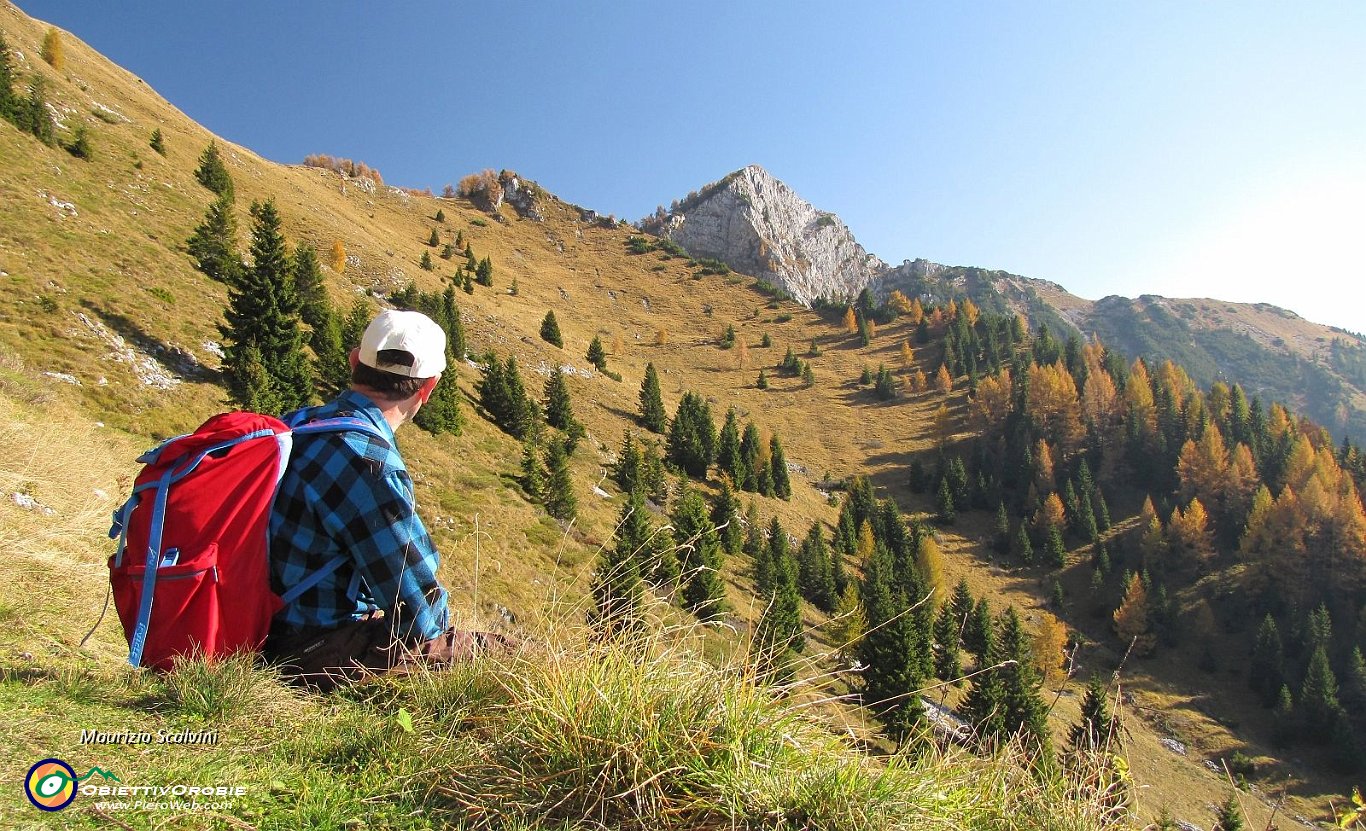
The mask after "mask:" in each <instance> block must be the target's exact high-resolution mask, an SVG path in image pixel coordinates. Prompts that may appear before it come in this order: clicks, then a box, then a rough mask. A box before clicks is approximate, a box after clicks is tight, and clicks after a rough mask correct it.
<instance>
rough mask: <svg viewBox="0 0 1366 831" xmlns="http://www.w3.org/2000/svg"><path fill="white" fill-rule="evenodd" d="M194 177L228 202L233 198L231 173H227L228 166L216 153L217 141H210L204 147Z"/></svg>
mask: <svg viewBox="0 0 1366 831" xmlns="http://www.w3.org/2000/svg"><path fill="white" fill-rule="evenodd" d="M194 177H195V179H197V180H199V184H201V185H203V186H204V187H206V188H208V189H209V190H211V191H213V192H214V193H216V194H218V195H219V196H222V197H226V198H227V200H228V201H229V202H231V201H232V199H233V186H232V175H231V174H229V173H228V168H227V166H226V165H225V164H223V157H222V156H221V155H219V153H218V143H217V142H213V141H210V142H209V146H208V147H206V148H204V152H203V153H201V154H200V155H199V167H198V168H196V169H195V172H194Z"/></svg>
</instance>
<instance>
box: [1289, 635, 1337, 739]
mask: <svg viewBox="0 0 1366 831" xmlns="http://www.w3.org/2000/svg"><path fill="white" fill-rule="evenodd" d="M1298 704H1299V711H1300V713H1301V715H1302V717H1303V720H1304V726H1305V730H1306V732H1307V734H1308V736H1309V738H1310V739H1312V740H1314V741H1317V742H1326V741H1328V740H1329V739H1330V738H1331V737H1332V731H1333V727H1334V726H1335V725H1336V724H1337V720H1338V714H1339V712H1341V710H1342V705H1341V704H1340V703H1339V702H1338V681H1337V678H1336V677H1335V676H1334V675H1333V670H1332V667H1331V666H1329V663H1328V651H1327V649H1326V648H1325V647H1324V646H1322V645H1320V646H1318V647H1317V648H1316V649H1315V650H1314V654H1313V657H1311V658H1310V659H1309V669H1308V670H1306V671H1305V674H1304V684H1303V686H1301V687H1300V697H1299V702H1298Z"/></svg>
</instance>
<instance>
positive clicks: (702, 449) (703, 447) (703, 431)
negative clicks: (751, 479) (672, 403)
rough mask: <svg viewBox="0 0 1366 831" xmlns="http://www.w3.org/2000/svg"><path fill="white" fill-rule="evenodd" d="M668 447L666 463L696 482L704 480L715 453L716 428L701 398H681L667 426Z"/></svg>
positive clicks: (687, 394) (708, 409) (685, 395)
mask: <svg viewBox="0 0 1366 831" xmlns="http://www.w3.org/2000/svg"><path fill="white" fill-rule="evenodd" d="M667 446H668V458H669V461H670V462H671V463H673V464H674V465H675V466H676V467H677V468H678V469H679V470H681V471H683V472H684V473H686V474H687V475H688V476H691V477H693V478H696V479H703V478H706V475H707V468H708V467H709V466H710V465H711V462H712V457H713V456H714V454H715V452H716V424H715V422H713V421H712V417H711V407H710V406H709V405H708V404H707V402H706V400H705V399H703V398H702V396H700V395H698V394H697V393H693V392H687V393H684V394H683V398H682V400H680V401H679V403H678V410H677V412H676V413H675V414H674V419H673V422H672V423H671V424H670V425H669V438H668V445H667Z"/></svg>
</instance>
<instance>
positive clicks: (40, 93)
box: [16, 75, 57, 147]
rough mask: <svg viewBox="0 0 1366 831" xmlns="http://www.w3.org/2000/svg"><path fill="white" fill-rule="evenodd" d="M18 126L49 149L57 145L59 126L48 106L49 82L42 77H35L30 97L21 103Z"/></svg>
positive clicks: (30, 87)
mask: <svg viewBox="0 0 1366 831" xmlns="http://www.w3.org/2000/svg"><path fill="white" fill-rule="evenodd" d="M16 126H18V127H19V129H21V130H23V131H25V132H27V133H29V134H31V135H32V136H33V137H34V138H36V139H38V140H39V141H41V142H42V143H43V144H46V145H47V146H48V147H52V146H53V145H55V144H56V143H57V124H56V121H54V119H53V118H52V112H51V111H50V110H49V109H48V106H47V82H46V81H44V80H43V77H42V76H41V75H35V76H33V80H32V81H30V82H29V85H28V97H27V98H25V99H24V100H23V101H21V102H19V119H18V123H17V125H16Z"/></svg>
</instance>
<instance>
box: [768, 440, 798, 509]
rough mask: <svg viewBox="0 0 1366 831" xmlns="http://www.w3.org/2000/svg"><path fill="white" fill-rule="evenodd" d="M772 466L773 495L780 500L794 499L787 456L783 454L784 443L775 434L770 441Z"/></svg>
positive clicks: (769, 448)
mask: <svg viewBox="0 0 1366 831" xmlns="http://www.w3.org/2000/svg"><path fill="white" fill-rule="evenodd" d="M768 450H769V459H770V466H771V467H772V470H773V495H774V496H776V497H778V498H779V499H791V498H792V480H791V478H789V476H788V471H787V456H786V455H785V454H784V453H783V445H782V442H780V441H778V434H777V433H774V434H773V436H772V438H770V439H769V440H768Z"/></svg>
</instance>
